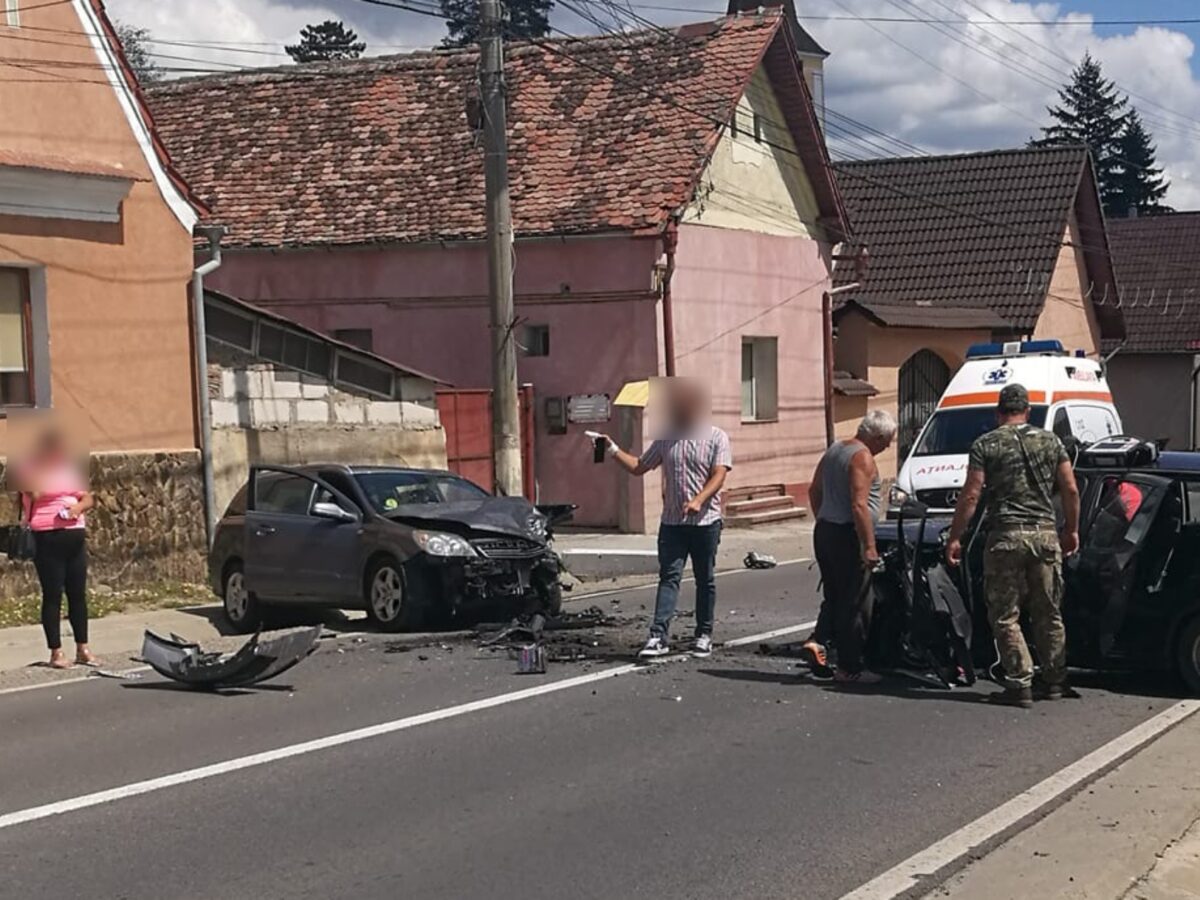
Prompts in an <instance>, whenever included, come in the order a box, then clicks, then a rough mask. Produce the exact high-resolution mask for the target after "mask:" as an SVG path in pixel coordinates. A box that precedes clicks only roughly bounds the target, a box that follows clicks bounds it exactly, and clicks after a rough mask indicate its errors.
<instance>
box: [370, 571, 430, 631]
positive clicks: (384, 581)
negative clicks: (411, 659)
mask: <svg viewBox="0 0 1200 900" xmlns="http://www.w3.org/2000/svg"><path fill="white" fill-rule="evenodd" d="M363 599H364V600H365V601H366V605H367V618H368V619H370V620H371V622H372V623H373V624H374V625H375V627H376V628H379V629H380V630H381V631H405V630H408V629H411V628H414V627H415V626H416V625H417V624H418V620H419V616H418V615H417V614H416V604H415V603H414V602H413V598H412V597H410V596H409V592H408V583H407V579H406V578H405V577H404V567H403V566H402V565H401V564H400V563H399V562H397V561H396V559H395V557H391V556H381V557H379V558H378V559H376V560H374V561H373V562H372V563H371V565H370V566H368V567H367V575H366V578H364V579H363Z"/></svg>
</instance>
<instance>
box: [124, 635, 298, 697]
mask: <svg viewBox="0 0 1200 900" xmlns="http://www.w3.org/2000/svg"><path fill="white" fill-rule="evenodd" d="M320 635H321V626H319V625H317V626H314V627H312V628H304V629H296V630H292V631H287V632H283V633H280V634H279V635H278V636H277V637H271V638H267V639H263V637H262V636H261V635H260V634H255V635H254V636H253V637H251V638H250V640H249V641H247V642H246V643H245V645H243V646H242V647H241V648H240V649H239V650H237V651H236V652H234V653H220V652H212V651H205V650H203V649H202V648H201V647H200V645H199V644H197V643H194V642H191V641H187V640H185V639H183V638H181V637H179V636H178V635H175V634H173V635H171V636H170V637H169V638H164V637H161V636H160V635H157V634H155V633H154V632H152V631H147V632H146V634H145V637H144V639H143V642H142V655H141V661H142V662H145V663H146V664H147V665H149V666H150V668H152V669H154V671H155V672H157V673H158V674H159V675H162V676H163V677H164V678H170V679H172V680H173V681H178V682H179V683H181V684H184V685H187V686H188V687H193V688H197V689H200V690H210V691H215V690H223V689H228V688H242V687H250V686H252V685H255V684H259V683H261V682H263V681H266V680H268V679H270V678H274V677H276V676H277V675H280V674H282V673H283V672H286V671H287V670H288V669H290V668H292V666H294V665H296V664H297V663H299V662H300V661H301V660H303V659H305V658H306V657H308V656H309V655H310V654H311V653H312V652H313V651H314V650H316V647H317V639H318V638H319V637H320Z"/></svg>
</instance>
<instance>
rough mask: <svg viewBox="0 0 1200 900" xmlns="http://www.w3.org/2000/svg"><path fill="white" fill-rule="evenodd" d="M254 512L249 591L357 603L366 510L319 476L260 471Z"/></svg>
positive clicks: (249, 516) (249, 527) (254, 475)
mask: <svg viewBox="0 0 1200 900" xmlns="http://www.w3.org/2000/svg"><path fill="white" fill-rule="evenodd" d="M250 477H251V482H250V491H249V494H250V496H251V497H252V498H253V503H252V506H251V507H250V508H249V509H248V510H247V513H246V586H247V587H248V588H249V589H250V590H252V591H254V592H255V593H256V594H257V595H258V596H260V597H262V598H264V599H267V600H288V601H297V602H317V603H335V602H340V601H344V600H346V599H357V597H358V594H359V593H360V592H359V591H358V590H357V587H356V585H357V578H358V569H359V565H358V562H359V559H358V557H359V538H360V535H361V532H362V513H361V510H359V508H358V506H357V505H356V504H355V503H354V502H353V501H352V500H351V499H349V498H347V497H345V496H344V495H343V494H342V493H341V492H340V491H338V490H337V489H336V488H334V487H332V486H331V485H329V484H328V483H327V482H325V481H323V480H322V479H320V478H319V477H317V476H315V475H313V474H311V473H309V472H304V471H301V470H298V469H290V468H285V467H281V466H255V467H254V468H253V469H252V470H251V476H250Z"/></svg>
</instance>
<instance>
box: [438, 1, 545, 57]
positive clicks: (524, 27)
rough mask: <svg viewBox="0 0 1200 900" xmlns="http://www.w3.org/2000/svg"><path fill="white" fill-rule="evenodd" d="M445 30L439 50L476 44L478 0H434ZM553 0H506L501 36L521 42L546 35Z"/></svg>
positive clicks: (477, 36) (477, 41)
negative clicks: (441, 16) (441, 47)
mask: <svg viewBox="0 0 1200 900" xmlns="http://www.w3.org/2000/svg"><path fill="white" fill-rule="evenodd" d="M438 2H439V3H440V4H441V7H442V15H444V16H445V17H446V29H447V30H448V31H449V32H450V33H449V34H448V35H446V37H445V39H444V40H443V41H442V46H443V47H470V46H471V45H472V44H477V43H479V0H438ZM553 6H554V0H508V2H506V3H504V36H505V37H506V38H509V39H514V40H521V39H529V38H543V37H545V36H546V35H547V34H549V33H550V10H551V9H552V8H553Z"/></svg>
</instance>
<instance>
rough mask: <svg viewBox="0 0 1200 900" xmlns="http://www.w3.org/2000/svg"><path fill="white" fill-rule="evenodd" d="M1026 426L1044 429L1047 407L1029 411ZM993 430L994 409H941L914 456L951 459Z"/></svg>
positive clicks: (930, 421)
mask: <svg viewBox="0 0 1200 900" xmlns="http://www.w3.org/2000/svg"><path fill="white" fill-rule="evenodd" d="M1029 424H1030V425H1036V426H1037V427H1038V428H1044V427H1045V425H1046V407H1044V406H1034V407H1031V408H1030V410H1029ZM995 427H996V408H995V407H993V406H970V407H963V408H962V409H942V410H938V411H937V412H935V413H934V414H933V418H932V419H930V420H929V425H928V427H927V428H926V429H925V434H924V435H922V436H921V442H920V443H919V444H917V448H916V449H915V450H914V451H913V456H951V455H954V454H965V453H968V452H970V450H971V445H972V444H973V443H975V439H976V438H977V437H979V436H980V435H982V434H987V432H989V431H991V430H992V429H993V428H995Z"/></svg>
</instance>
